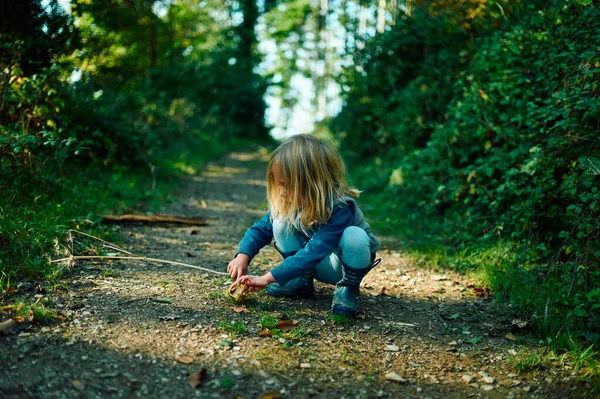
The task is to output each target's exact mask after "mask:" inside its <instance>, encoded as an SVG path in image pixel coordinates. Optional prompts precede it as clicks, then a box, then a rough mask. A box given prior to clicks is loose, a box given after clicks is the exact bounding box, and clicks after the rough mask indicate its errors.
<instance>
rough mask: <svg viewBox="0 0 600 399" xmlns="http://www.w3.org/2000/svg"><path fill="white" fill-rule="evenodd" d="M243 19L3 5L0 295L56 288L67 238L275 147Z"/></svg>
mask: <svg viewBox="0 0 600 399" xmlns="http://www.w3.org/2000/svg"><path fill="white" fill-rule="evenodd" d="M161 7H162V8H161ZM231 7H232V6H231V5H230V4H229V3H223V2H222V1H220V0H214V1H209V2H203V4H202V5H198V4H197V3H196V2H191V1H188V0H177V1H172V2H168V4H166V3H162V2H160V3H159V2H155V1H143V0H134V1H127V2H122V1H108V2H104V1H90V0H81V1H72V2H71V11H70V13H66V12H64V11H63V10H62V9H61V7H60V6H59V5H58V1H56V0H50V1H41V0H24V1H20V0H19V1H9V2H8V3H7V4H5V5H3V10H6V13H5V12H3V13H2V15H0V21H1V22H2V23H1V24H0V70H1V71H2V72H3V73H2V75H1V83H0V85H1V86H0V89H1V90H0V191H1V192H2V193H3V194H4V201H2V203H1V205H0V207H1V210H0V250H1V251H2V252H1V257H0V272H1V274H0V276H1V277H0V284H2V285H5V284H8V282H9V281H10V283H11V284H13V283H14V282H15V281H17V280H18V279H19V278H23V277H35V278H46V279H54V278H56V277H57V276H58V275H59V274H60V272H61V270H59V269H57V268H56V267H55V265H52V264H50V263H49V262H48V260H49V258H50V257H52V255H53V253H54V252H53V248H54V246H55V242H56V241H57V240H61V239H62V238H63V237H64V234H65V232H66V231H67V229H69V228H75V227H76V226H77V225H82V224H84V223H88V222H87V221H89V220H91V222H94V220H93V219H94V217H95V215H97V214H99V213H101V212H102V211H105V210H112V211H118V210H123V209H127V208H129V209H131V207H132V206H138V207H139V209H138V210H140V211H148V210H151V209H152V208H153V206H154V203H153V201H158V200H164V199H165V196H166V191H167V188H168V189H172V187H171V186H169V185H168V184H167V181H168V180H169V178H172V176H173V175H174V174H175V173H182V172H183V173H195V171H196V170H197V169H198V167H200V166H201V165H202V164H203V163H204V162H206V160H207V159H210V158H211V157H214V156H217V155H219V154H221V153H223V152H224V151H225V150H227V149H229V148H231V146H233V145H236V144H237V145H239V143H240V139H242V140H243V139H244V138H252V139H253V140H258V141H262V140H265V139H266V138H267V137H268V135H267V129H266V127H265V126H264V123H263V120H262V115H263V113H264V108H265V105H264V102H263V100H262V97H263V93H264V90H265V85H264V82H263V81H262V79H261V78H260V77H258V76H257V75H256V74H255V73H254V71H253V65H254V64H255V63H256V62H257V61H256V59H255V58H254V57H252V52H253V51H254V46H253V43H252V42H251V41H252V40H253V35H252V33H248V32H247V31H248V30H253V28H254V27H253V26H251V25H249V23H250V22H249V21H250V19H245V21H246V22H245V23H244V24H238V25H237V26H236V25H235V24H233V21H232V13H235V12H237V13H240V12H241V13H244V12H245V10H233V9H230V8H231ZM227 11H231V12H227ZM248 12H249V13H251V12H252V10H249V11H248ZM248 15H250V14H248ZM242 37H243V38H245V45H241V44H240V40H241V39H240V38H242ZM248 41H250V42H248ZM243 57H245V58H246V59H244V60H242V61H240V62H237V61H238V59H240V60H241V59H242V58H243ZM171 180H172V179H171ZM171 184H172V183H171ZM157 187H158V189H157ZM86 220H87V221H86ZM96 229H98V227H96ZM106 233H107V232H106V231H104V232H102V231H97V234H106Z"/></svg>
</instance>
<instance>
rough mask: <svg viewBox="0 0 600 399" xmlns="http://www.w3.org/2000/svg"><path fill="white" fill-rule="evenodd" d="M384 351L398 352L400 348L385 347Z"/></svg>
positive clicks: (392, 345) (393, 346)
mask: <svg viewBox="0 0 600 399" xmlns="http://www.w3.org/2000/svg"><path fill="white" fill-rule="evenodd" d="M385 350H386V351H388V352H398V351H399V350H400V348H399V347H398V346H396V345H394V344H390V345H386V346H385Z"/></svg>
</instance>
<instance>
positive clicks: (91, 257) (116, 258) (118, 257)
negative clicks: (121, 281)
mask: <svg viewBox="0 0 600 399" xmlns="http://www.w3.org/2000/svg"><path fill="white" fill-rule="evenodd" d="M81 259H113V260H145V261H147V262H156V263H167V264H169V265H176V266H184V267H191V268H192V269H198V270H203V271H205V272H209V273H215V274H220V275H223V276H229V273H226V272H220V271H217V270H212V269H208V268H205V267H202V266H194V265H189V264H187V263H181V262H173V261H170V260H163V259H156V258H146V257H145V256H95V255H89V256H87V255H84V256H70V257H68V258H62V259H55V260H51V261H50V262H52V263H58V262H64V261H74V260H81Z"/></svg>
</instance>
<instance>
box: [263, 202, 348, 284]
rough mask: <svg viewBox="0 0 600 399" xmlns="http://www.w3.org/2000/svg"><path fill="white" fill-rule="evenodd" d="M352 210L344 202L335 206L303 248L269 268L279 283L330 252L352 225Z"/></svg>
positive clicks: (298, 274)
mask: <svg viewBox="0 0 600 399" xmlns="http://www.w3.org/2000/svg"><path fill="white" fill-rule="evenodd" d="M353 222H354V211H353V208H352V207H351V206H348V205H346V204H344V205H340V206H336V207H335V208H334V210H333V212H332V214H331V217H330V218H329V221H328V222H327V223H324V224H322V225H320V226H319V227H318V229H317V231H316V232H315V233H314V234H313V236H312V237H311V238H310V240H308V242H307V243H306V245H305V246H304V248H302V249H301V250H300V251H298V252H297V253H296V254H295V255H293V256H290V257H289V258H286V259H284V260H283V262H282V263H281V264H280V265H279V266H277V267H275V268H274V269H272V270H271V274H272V275H273V277H274V278H275V280H276V281H277V283H278V284H279V285H282V286H283V285H285V284H287V283H288V282H289V281H290V280H291V279H293V278H295V277H298V276H300V275H302V274H304V273H306V272H308V271H310V270H314V269H315V268H316V266H317V264H318V263H319V262H320V261H322V260H323V258H325V257H326V256H328V255H329V254H331V253H332V252H333V251H334V250H335V247H336V246H337V245H338V243H339V241H340V238H342V233H343V232H344V230H345V229H346V227H349V226H352V223H353Z"/></svg>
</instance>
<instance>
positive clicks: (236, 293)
mask: <svg viewBox="0 0 600 399" xmlns="http://www.w3.org/2000/svg"><path fill="white" fill-rule="evenodd" d="M243 289H244V286H242V285H238V286H236V287H235V288H234V290H233V292H231V290H230V289H229V288H227V289H226V290H225V297H227V298H229V299H231V300H232V301H233V303H235V304H237V305H241V304H243V303H244V301H246V293H244V294H242V290H243Z"/></svg>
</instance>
